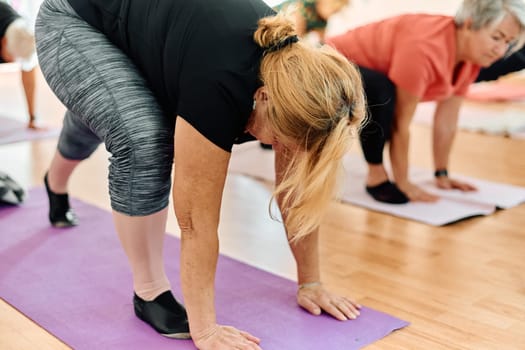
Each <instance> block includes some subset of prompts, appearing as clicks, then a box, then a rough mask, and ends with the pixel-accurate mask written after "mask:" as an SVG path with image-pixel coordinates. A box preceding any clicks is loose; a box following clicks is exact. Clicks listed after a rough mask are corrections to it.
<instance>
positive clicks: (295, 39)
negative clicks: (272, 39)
mask: <svg viewBox="0 0 525 350" xmlns="http://www.w3.org/2000/svg"><path fill="white" fill-rule="evenodd" d="M298 41H299V38H298V37H297V35H292V36H289V37H287V38H286V39H284V40H281V41H279V42H278V43H277V44H274V45H270V46H268V47H264V48H263V49H264V53H265V54H266V53H270V52H275V51H279V50H280V49H282V48H285V47H286V46H288V45H291V44H293V43H296V42H298Z"/></svg>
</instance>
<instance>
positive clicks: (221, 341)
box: [191, 325, 262, 350]
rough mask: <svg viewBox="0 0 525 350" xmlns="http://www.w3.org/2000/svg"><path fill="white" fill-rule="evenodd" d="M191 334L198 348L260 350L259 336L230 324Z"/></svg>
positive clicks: (209, 349)
mask: <svg viewBox="0 0 525 350" xmlns="http://www.w3.org/2000/svg"><path fill="white" fill-rule="evenodd" d="M191 336H192V339H193V342H194V343H195V346H196V347H197V348H198V349H199V350H232V349H235V350H236V349H239V350H262V348H261V347H260V346H259V343H260V342H261V340H260V339H259V338H257V337H254V336H253V335H251V334H249V333H247V332H244V331H240V330H238V329H236V328H234V327H230V326H221V325H215V326H213V327H209V328H207V329H205V330H203V331H200V332H198V333H197V334H193V333H192V335H191Z"/></svg>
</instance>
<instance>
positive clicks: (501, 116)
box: [414, 102, 525, 138]
mask: <svg viewBox="0 0 525 350" xmlns="http://www.w3.org/2000/svg"><path fill="white" fill-rule="evenodd" d="M435 107H436V104H435V102H423V103H419V104H418V106H417V109H416V112H415V114H414V122H416V123H419V124H423V125H432V123H433V118H434V109H435ZM458 127H459V128H460V129H461V130H466V131H471V132H480V133H484V134H489V135H499V136H508V137H512V138H523V135H524V134H525V111H524V110H523V108H518V107H517V106H513V105H508V106H506V107H505V106H500V107H498V108H494V107H493V106H492V108H491V107H489V106H487V105H485V104H467V103H465V104H463V106H462V107H461V110H460V112H459V120H458Z"/></svg>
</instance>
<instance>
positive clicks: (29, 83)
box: [21, 68, 36, 116]
mask: <svg viewBox="0 0 525 350" xmlns="http://www.w3.org/2000/svg"><path fill="white" fill-rule="evenodd" d="M21 74H22V85H23V88H24V93H25V98H26V102H27V111H28V113H29V115H30V116H34V115H35V81H36V69H34V68H33V69H32V70H30V71H27V72H26V71H22V73H21Z"/></svg>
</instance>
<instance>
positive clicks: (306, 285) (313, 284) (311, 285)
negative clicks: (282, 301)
mask: <svg viewBox="0 0 525 350" xmlns="http://www.w3.org/2000/svg"><path fill="white" fill-rule="evenodd" d="M320 285H322V283H321V281H315V282H306V283H301V284H299V290H301V289H307V288H315V287H318V286H320Z"/></svg>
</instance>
